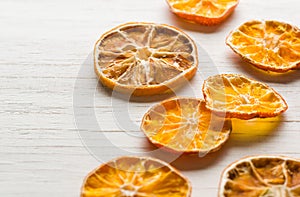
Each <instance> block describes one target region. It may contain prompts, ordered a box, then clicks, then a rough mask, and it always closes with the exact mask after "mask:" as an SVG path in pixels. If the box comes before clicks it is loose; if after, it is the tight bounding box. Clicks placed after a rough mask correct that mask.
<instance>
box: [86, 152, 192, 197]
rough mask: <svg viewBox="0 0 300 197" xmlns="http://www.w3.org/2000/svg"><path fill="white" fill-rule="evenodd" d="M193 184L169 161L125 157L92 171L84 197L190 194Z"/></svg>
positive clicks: (177, 196) (139, 196)
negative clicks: (168, 162)
mask: <svg viewBox="0 0 300 197" xmlns="http://www.w3.org/2000/svg"><path fill="white" fill-rule="evenodd" d="M190 195H191V184H190V182H189V181H188V179H187V178H185V177H184V176H183V175H181V174H180V173H179V172H178V171H177V170H176V169H174V168H173V167H172V166H170V165H169V164H167V163H165V162H163V161H160V160H157V159H152V158H146V157H121V158H117V159H115V160H112V161H110V162H108V163H106V164H103V165H101V166H100V167H99V168H97V169H95V170H94V171H93V172H91V173H90V174H89V175H88V176H87V177H86V179H85V181H84V183H83V186H82V189H81V197H146V196H149V197H169V196H173V197H189V196H190Z"/></svg>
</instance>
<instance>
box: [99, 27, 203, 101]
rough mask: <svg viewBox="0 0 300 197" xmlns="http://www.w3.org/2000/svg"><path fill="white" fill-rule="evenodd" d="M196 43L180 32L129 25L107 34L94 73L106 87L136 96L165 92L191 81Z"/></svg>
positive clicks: (167, 28)
mask: <svg viewBox="0 0 300 197" xmlns="http://www.w3.org/2000/svg"><path fill="white" fill-rule="evenodd" d="M197 56H198V54H197V48H196V45H195V43H194V41H193V40H192V39H191V38H190V37H189V36H188V35H186V34H185V33H184V32H182V31H181V30H179V29H176V28H174V27H171V26H168V25H160V24H153V23H127V24H123V25H121V26H118V27H116V28H114V29H112V30H110V31H109V32H107V33H105V34H104V35H103V36H102V37H101V38H100V39H99V40H98V41H97V43H96V45H95V49H94V61H95V62H94V63H95V72H96V73H97V75H98V76H99V78H100V81H101V82H102V83H103V84H104V85H105V86H107V87H109V88H112V89H114V90H116V91H119V92H123V93H131V94H133V95H136V96H143V95H155V94H161V93H165V92H167V91H168V90H170V89H173V88H176V87H177V86H179V85H181V84H182V83H184V82H185V81H186V80H188V79H191V78H192V77H193V76H194V74H195V72H196V70H197V66H198V57H197Z"/></svg>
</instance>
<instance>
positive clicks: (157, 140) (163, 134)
mask: <svg viewBox="0 0 300 197" xmlns="http://www.w3.org/2000/svg"><path fill="white" fill-rule="evenodd" d="M141 129H142V130H143V131H144V133H145V135H146V136H147V137H148V139H149V140H150V142H152V143H153V144H154V145H156V146H158V147H163V148H165V149H166V150H169V151H172V152H177V153H199V154H201V155H205V154H207V153H209V152H213V151H217V150H218V149H219V148H220V147H221V145H223V144H224V143H225V142H226V141H227V139H228V137H229V134H230V132H231V121H230V120H226V119H224V118H221V117H218V116H215V115H213V114H212V113H211V111H210V110H208V109H207V108H206V107H205V102H204V101H203V100H201V99H195V98H177V97H176V98H171V99H168V100H165V101H163V102H161V103H159V104H157V105H155V106H154V107H152V108H151V109H150V110H149V111H148V112H147V113H146V114H145V115H144V118H143V120H142V124H141Z"/></svg>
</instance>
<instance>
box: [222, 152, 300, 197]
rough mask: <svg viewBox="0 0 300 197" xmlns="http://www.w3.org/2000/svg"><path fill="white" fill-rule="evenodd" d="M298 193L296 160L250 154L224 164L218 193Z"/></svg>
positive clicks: (286, 196)
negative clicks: (226, 164) (227, 164)
mask: <svg viewBox="0 0 300 197" xmlns="http://www.w3.org/2000/svg"><path fill="white" fill-rule="evenodd" d="M240 196H245V197H246V196H247V197H250V196H251V197H280V196H282V197H299V196H300V160H299V159H292V158H287V157H281V156H254V157H249V158H245V159H242V160H240V161H237V162H235V163H233V164H232V165H230V166H228V167H227V168H226V169H225V171H224V172H223V175H222V177H221V183H220V188H219V197H240Z"/></svg>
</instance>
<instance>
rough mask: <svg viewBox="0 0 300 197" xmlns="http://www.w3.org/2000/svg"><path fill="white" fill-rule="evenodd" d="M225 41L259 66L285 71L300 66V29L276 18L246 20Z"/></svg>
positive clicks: (269, 69)
mask: <svg viewBox="0 0 300 197" xmlns="http://www.w3.org/2000/svg"><path fill="white" fill-rule="evenodd" d="M226 44H227V45H228V46H229V47H230V48H231V49H232V50H233V51H234V52H235V53H237V54H238V55H239V56H241V57H242V58H243V59H244V60H245V61H247V62H249V63H251V64H252V65H254V66H256V67H257V68H259V69H262V70H266V71H273V72H279V73H282V72H287V71H289V70H293V69H297V68H299V67H300V29H299V28H297V27H295V26H292V25H290V24H288V23H283V22H278V21H257V20H254V21H249V22H246V23H244V24H242V25H241V26H240V27H238V28H237V29H236V30H233V31H232V32H231V33H230V34H229V36H228V37H227V39H226Z"/></svg>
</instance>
